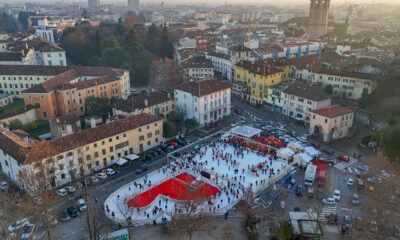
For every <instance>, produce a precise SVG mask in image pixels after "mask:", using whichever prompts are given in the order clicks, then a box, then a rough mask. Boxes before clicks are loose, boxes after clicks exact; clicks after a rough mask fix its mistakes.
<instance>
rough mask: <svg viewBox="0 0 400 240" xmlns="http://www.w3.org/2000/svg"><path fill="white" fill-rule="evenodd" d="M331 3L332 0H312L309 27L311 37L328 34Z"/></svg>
mask: <svg viewBox="0 0 400 240" xmlns="http://www.w3.org/2000/svg"><path fill="white" fill-rule="evenodd" d="M329 5H330V0H311V3H310V16H309V22H308V29H307V32H308V35H309V37H310V38H312V39H318V38H320V37H322V36H324V35H326V33H327V31H328V16H329Z"/></svg>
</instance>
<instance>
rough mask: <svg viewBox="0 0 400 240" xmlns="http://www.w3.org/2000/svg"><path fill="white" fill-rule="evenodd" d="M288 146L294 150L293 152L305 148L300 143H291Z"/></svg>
mask: <svg viewBox="0 0 400 240" xmlns="http://www.w3.org/2000/svg"><path fill="white" fill-rule="evenodd" d="M287 146H288V147H289V148H291V149H293V151H295V152H297V151H299V150H301V149H303V148H304V147H303V145H302V144H301V143H299V142H290V143H289V144H288V145H287Z"/></svg>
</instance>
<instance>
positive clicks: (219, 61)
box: [206, 52, 232, 81]
mask: <svg viewBox="0 0 400 240" xmlns="http://www.w3.org/2000/svg"><path fill="white" fill-rule="evenodd" d="M206 58H207V59H210V60H211V62H212V65H213V67H214V72H218V73H220V74H221V79H223V80H225V79H227V80H229V81H231V80H232V62H231V58H230V56H229V55H227V54H223V53H217V52H209V53H207V54H206Z"/></svg>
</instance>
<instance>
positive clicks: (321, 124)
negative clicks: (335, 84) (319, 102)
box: [310, 105, 354, 142]
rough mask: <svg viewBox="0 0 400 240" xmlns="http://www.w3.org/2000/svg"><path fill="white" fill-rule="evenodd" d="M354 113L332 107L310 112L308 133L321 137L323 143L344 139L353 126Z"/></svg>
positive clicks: (336, 106)
mask: <svg viewBox="0 0 400 240" xmlns="http://www.w3.org/2000/svg"><path fill="white" fill-rule="evenodd" d="M353 119H354V111H353V110H351V109H349V108H346V107H343V106H339V105H332V106H329V107H325V108H320V109H315V110H313V111H312V117H311V120H310V133H311V134H315V135H320V136H322V139H323V141H324V142H329V141H330V140H336V139H339V138H343V137H346V136H347V135H348V133H349V129H350V128H351V127H352V126H353Z"/></svg>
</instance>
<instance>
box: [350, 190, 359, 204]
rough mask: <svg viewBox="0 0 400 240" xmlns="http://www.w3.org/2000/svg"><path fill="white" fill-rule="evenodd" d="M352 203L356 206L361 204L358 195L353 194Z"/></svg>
mask: <svg viewBox="0 0 400 240" xmlns="http://www.w3.org/2000/svg"><path fill="white" fill-rule="evenodd" d="M351 203H352V204H354V205H358V204H360V200H359V198H358V194H356V193H354V194H353V198H352V199H351Z"/></svg>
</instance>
